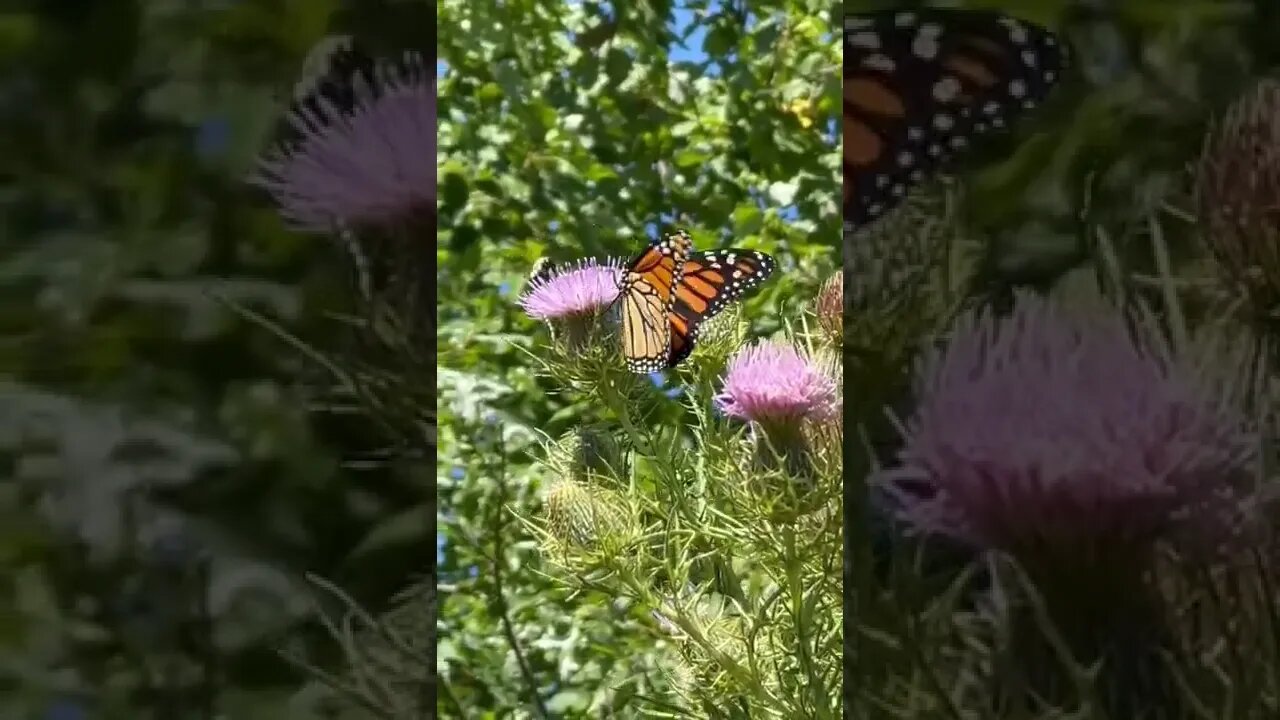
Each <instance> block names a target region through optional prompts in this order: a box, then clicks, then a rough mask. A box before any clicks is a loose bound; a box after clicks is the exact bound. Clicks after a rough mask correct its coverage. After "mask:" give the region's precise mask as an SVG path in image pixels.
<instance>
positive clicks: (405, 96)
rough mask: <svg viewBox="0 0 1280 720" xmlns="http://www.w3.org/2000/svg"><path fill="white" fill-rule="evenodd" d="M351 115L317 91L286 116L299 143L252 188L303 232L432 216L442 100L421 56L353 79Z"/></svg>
mask: <svg viewBox="0 0 1280 720" xmlns="http://www.w3.org/2000/svg"><path fill="white" fill-rule="evenodd" d="M343 91H344V92H348V91H349V98H348V99H349V100H350V104H349V106H345V103H344V104H341V105H340V104H338V103H335V102H334V99H333V96H332V95H330V94H326V93H321V92H314V93H311V94H309V95H307V96H306V97H305V98H303V100H302V101H300V102H298V103H297V104H296V106H295V109H294V110H293V112H291V113H290V115H289V122H290V125H291V126H292V127H293V128H294V129H295V130H296V131H297V132H298V133H299V134H300V135H301V139H299V140H297V141H296V142H290V143H286V144H281V145H278V146H277V147H275V148H273V149H272V150H271V151H269V152H268V153H267V155H266V156H265V157H264V158H262V159H261V160H260V161H259V169H258V172H257V173H256V175H255V176H254V177H253V178H252V179H251V182H252V183H254V184H256V185H259V186H260V187H262V188H264V189H265V190H267V191H268V192H269V193H270V194H271V195H272V197H273V198H274V199H275V201H276V203H277V204H278V205H279V206H280V213H281V215H282V216H283V217H284V218H285V220H286V221H287V222H288V223H289V224H291V225H292V226H294V227H296V228H297V229H299V230H303V231H309V232H329V231H331V230H332V229H333V226H334V225H335V224H345V225H355V226H358V225H369V224H373V225H385V224H388V223H392V222H396V221H398V220H402V219H404V218H407V217H412V216H414V215H415V214H417V213H418V212H422V211H425V212H431V213H433V212H434V211H435V202H436V91H435V78H434V76H432V75H429V74H428V73H427V69H426V67H425V65H424V64H423V60H422V58H421V56H420V55H418V54H417V53H406V54H405V56H404V58H403V60H402V61H400V62H396V63H392V62H386V61H380V62H375V63H374V64H373V67H372V72H371V73H369V74H367V75H364V74H356V76H355V77H353V78H351V79H350V87H344V88H343Z"/></svg>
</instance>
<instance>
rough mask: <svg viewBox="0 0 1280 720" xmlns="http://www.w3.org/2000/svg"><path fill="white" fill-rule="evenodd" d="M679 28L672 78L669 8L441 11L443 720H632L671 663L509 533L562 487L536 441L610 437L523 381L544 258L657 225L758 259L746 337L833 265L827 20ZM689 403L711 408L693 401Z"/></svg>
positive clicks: (647, 633) (678, 411) (774, 319)
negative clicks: (532, 276) (685, 47)
mask: <svg viewBox="0 0 1280 720" xmlns="http://www.w3.org/2000/svg"><path fill="white" fill-rule="evenodd" d="M690 7H691V8H692V20H691V23H690V25H689V26H688V27H687V28H680V30H681V33H683V34H684V36H685V37H688V36H689V35H692V34H695V33H697V34H698V35H700V36H701V37H703V40H702V46H701V47H693V48H692V50H693V51H695V52H699V51H700V52H705V53H706V55H707V57H706V59H705V60H700V61H697V62H694V61H690V60H678V59H674V58H673V57H672V55H671V52H670V48H671V46H672V44H673V43H678V42H680V41H682V40H683V39H684V38H681V37H676V34H675V23H674V15H673V8H672V7H671V6H668V5H664V4H658V5H632V6H623V7H618V8H617V14H616V15H615V14H614V10H612V9H609V8H608V6H606V5H603V4H596V3H585V4H572V3H565V4H559V3H534V2H517V3H503V4H501V5H494V4H485V3H479V4H477V3H464V2H452V1H451V2H444V3H441V4H440V6H439V11H440V16H439V22H440V55H439V57H440V59H441V61H442V62H443V63H445V64H447V67H448V69H447V71H446V72H445V74H444V76H443V77H442V79H441V80H440V85H439V92H440V118H441V119H440V151H439V152H440V171H439V179H440V206H439V236H438V237H439V246H438V254H437V260H438V262H439V267H440V275H439V287H438V293H439V295H438V297H439V308H440V311H439V344H438V346H437V347H438V352H439V365H440V370H439V375H438V383H439V385H438V386H439V391H440V396H439V422H440V445H439V453H438V458H439V459H438V462H439V470H438V472H437V482H438V487H439V493H438V497H439V501H440V512H439V515H438V522H439V528H440V532H441V534H442V536H443V537H444V540H445V542H446V545H445V549H444V559H443V562H442V564H441V566H440V574H441V582H442V586H441V619H440V623H441V625H440V627H441V645H440V649H441V652H440V659H439V663H440V664H439V667H440V672H441V682H442V686H447V687H448V693H450V694H451V695H452V700H454V701H456V705H450V704H447V700H445V699H442V705H441V710H442V712H443V713H444V714H445V715H446V716H462V715H461V712H462V711H461V709H460V708H468V709H469V712H476V711H472V710H470V709H471V708H490V709H492V711H494V712H498V713H503V712H514V713H516V716H517V717H526V716H536V714H537V712H538V710H537V709H536V708H537V707H538V703H536V702H534V701H533V700H532V699H531V697H530V693H529V686H530V685H531V686H532V687H533V688H536V690H537V692H538V694H539V697H540V698H541V702H542V703H543V706H544V707H545V708H546V711H547V712H548V713H550V714H551V715H553V716H557V717H594V716H598V715H600V714H601V713H608V712H621V713H624V714H630V713H634V712H635V710H634V709H633V707H634V704H635V701H634V697H635V695H636V694H638V693H639V694H652V691H654V690H655V689H656V688H658V687H660V686H661V687H665V686H666V684H667V682H668V681H667V680H666V679H664V678H665V675H666V674H667V673H665V672H664V669H663V668H664V664H665V663H666V662H667V661H668V660H669V658H670V654H669V653H670V648H666V647H655V644H654V639H653V635H652V632H653V631H652V622H653V621H652V618H651V617H649V616H648V610H647V609H644V608H637V607H635V606H634V604H633V603H631V602H623V601H622V599H620V598H615V597H610V596H608V595H603V594H600V593H599V592H593V593H584V594H578V595H575V596H571V595H570V594H569V593H568V592H567V591H566V589H565V588H564V587H563V585H562V584H561V583H560V582H557V581H553V580H552V579H550V578H548V577H546V576H545V574H544V573H545V570H546V564H545V561H544V559H543V557H542V556H541V555H540V553H539V552H538V550H537V548H536V546H535V544H534V543H533V538H532V536H531V535H529V534H528V533H527V532H526V531H523V530H521V526H519V525H515V524H511V520H510V519H501V518H502V515H503V514H504V513H506V514H508V517H509V514H510V512H511V511H516V512H518V513H520V514H521V515H523V516H526V517H532V516H534V515H535V514H536V508H537V507H538V506H539V492H540V490H539V489H540V488H542V489H543V490H545V489H546V485H547V484H548V483H549V482H551V481H553V480H556V479H557V478H556V477H555V475H554V474H548V472H547V471H545V470H543V469H541V468H540V466H538V465H536V464H535V462H534V461H535V460H536V459H537V458H538V457H539V456H540V455H541V448H540V444H539V441H540V439H543V438H556V437H560V436H562V435H564V434H565V433H567V432H569V431H571V430H573V429H575V428H578V427H580V426H581V425H583V424H584V423H592V424H595V423H597V422H603V421H604V419H605V418H608V417H611V416H610V414H609V413H610V410H609V409H607V408H605V407H603V406H602V405H601V401H600V399H599V398H598V397H594V396H592V395H588V394H583V393H577V392H566V389H565V388H562V387H558V386H557V385H556V384H555V383H552V382H551V381H550V380H549V379H547V378H545V377H543V376H542V375H541V373H540V365H539V363H538V362H535V361H533V358H534V356H535V355H538V354H542V353H543V351H542V350H540V349H539V346H541V345H542V344H544V342H545V340H543V339H542V338H545V335H543V334H542V333H544V332H545V331H544V330H540V329H539V328H538V327H537V326H536V325H535V324H534V323H533V322H532V321H530V320H529V319H527V318H525V317H524V316H523V315H522V313H521V312H520V310H519V308H518V306H517V305H516V304H515V300H516V298H517V296H518V293H519V292H520V290H521V289H522V288H523V285H524V281H525V278H526V277H527V276H528V274H529V272H530V271H531V269H532V266H533V264H534V262H535V260H537V259H538V258H541V257H549V258H551V259H552V260H554V261H556V262H564V261H569V260H575V259H577V258H580V257H586V256H597V257H599V256H603V255H613V256H626V257H629V256H631V255H633V254H635V253H637V252H638V251H639V250H640V249H641V248H642V247H643V244H644V243H645V242H646V228H647V227H649V226H652V225H658V226H661V227H662V228H663V229H668V228H669V227H670V226H672V225H683V226H686V227H688V228H689V229H690V230H691V232H692V235H693V237H694V242H695V245H696V246H697V247H698V248H700V249H710V248H715V247H724V246H730V245H732V246H741V247H749V248H756V249H760V250H764V251H765V252H769V253H770V254H773V255H774V256H775V257H777V258H778V260H779V263H780V269H779V271H778V272H777V273H775V275H774V277H773V278H772V279H771V280H770V281H769V282H767V283H766V284H765V286H764V287H763V288H762V290H761V291H760V292H759V293H757V294H756V295H755V296H754V297H752V298H750V299H748V300H747V302H746V303H745V308H744V310H745V312H744V317H745V319H746V322H747V323H748V324H749V326H750V328H751V332H752V333H753V334H758V335H768V334H771V333H773V332H776V331H777V330H778V329H779V328H780V327H781V325H782V319H783V318H784V317H788V318H795V317H797V315H798V313H797V311H798V310H799V308H801V307H802V306H803V305H804V303H807V302H809V301H811V299H812V296H813V294H814V291H815V290H816V288H817V287H818V285H819V284H820V282H821V281H822V280H824V279H826V277H827V276H828V275H830V274H831V272H832V271H833V269H834V268H835V266H836V265H838V262H839V261H838V256H837V251H836V248H837V237H838V227H839V225H840V222H839V210H838V207H837V202H836V195H837V190H838V187H839V172H840V171H839V169H838V167H837V158H836V152H835V145H836V140H835V137H834V135H833V132H832V130H831V128H833V127H834V119H835V113H836V109H837V106H838V104H839V101H838V98H839V95H840V91H839V87H838V85H839V81H838V74H837V72H836V69H837V68H838V67H839V65H840V52H839V46H838V44H837V41H836V38H835V33H834V30H835V28H834V27H832V26H831V24H830V22H829V19H828V10H829V8H828V7H827V6H825V5H822V4H814V3H805V2H792V3H786V4H782V5H778V4H767V3H752V2H748V3H746V4H745V5H742V6H741V7H740V8H737V7H735V8H728V7H718V6H708V5H705V4H701V3H695V4H694V5H692V6H690ZM702 31H705V34H702ZM710 351H711V350H710V348H708V349H707V352H710ZM702 352H703V351H702V350H700V351H699V352H697V353H695V354H694V357H693V358H691V359H690V361H689V362H690V365H691V366H693V365H694V364H695V363H696V362H697V360H698V357H699V355H700V354H701V353H702ZM611 361H612V362H615V363H620V359H618V358H616V356H614V357H612V358H611ZM614 367H615V368H617V367H620V365H615V366H614ZM629 382H634V383H636V385H635V389H636V390H637V391H645V392H648V393H655V392H656V391H654V390H653V389H652V388H651V387H649V383H648V381H647V380H644V378H639V379H638V380H629ZM685 382H688V387H690V388H699V390H698V391H697V392H698V393H700V395H699V402H703V401H705V400H706V398H705V397H702V396H701V393H704V392H705V391H706V389H707V388H710V385H709V384H708V383H705V382H701V381H700V382H689V381H688V380H682V384H683V383H685ZM655 407H656V408H657V409H656V410H655V411H654V412H653V414H652V415H649V416H647V417H646V419H645V421H644V422H645V424H646V425H649V426H652V427H679V426H681V425H684V424H686V423H687V422H688V416H687V415H686V411H685V410H683V409H682V408H681V406H680V405H679V404H677V403H673V402H664V403H661V404H657V405H656V406H655ZM491 414H492V416H493V417H492V419H493V420H495V421H496V425H494V426H493V427H489V428H488V429H482V428H484V427H485V426H484V418H485V417H486V416H489V415H491ZM615 423H616V420H611V421H610V422H609V423H608V425H609V427H610V430H609V432H610V433H617V432H618V429H617V427H616V425H615ZM477 433H480V434H481V435H483V436H484V437H485V438H488V439H480V438H477ZM499 434H500V435H501V437H498V435H499ZM495 454H500V457H495ZM637 462H638V461H637ZM455 475H456V477H455ZM499 535H502V536H503V537H502V538H499ZM499 551H501V552H499ZM496 573H501V580H502V582H501V584H499V583H498V582H497V577H496V575H495V574H496ZM499 593H501V595H499ZM508 626H509V629H503V628H504V627H508ZM512 638H514V639H515V640H517V641H518V647H519V649H518V650H516V649H514V648H513V647H512V643H511V642H510V640H511V639H512ZM522 668H525V669H527V670H528V673H527V676H525V673H523V671H522ZM519 677H525V680H526V682H525V683H524V684H523V685H522V684H521V683H516V682H513V681H512V679H513V678H519ZM443 696H444V691H443V690H442V698H443Z"/></svg>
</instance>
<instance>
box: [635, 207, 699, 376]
mask: <svg viewBox="0 0 1280 720" xmlns="http://www.w3.org/2000/svg"><path fill="white" fill-rule="evenodd" d="M692 249H693V240H692V239H691V238H690V237H689V234H688V233H686V232H684V231H683V230H681V231H677V232H675V233H672V234H670V235H665V236H663V237H662V238H660V239H659V240H657V241H655V242H653V243H650V245H649V246H648V247H647V248H645V250H644V252H642V253H640V255H639V256H637V257H636V259H635V260H632V261H631V264H630V265H629V266H628V267H627V269H626V272H624V273H623V276H622V287H621V290H620V293H619V297H620V299H621V300H622V355H623V357H624V358H626V362H627V368H628V369H630V370H631V371H633V372H639V373H650V372H657V371H658V370H661V369H662V368H663V367H665V366H666V364H667V358H668V355H669V352H670V348H671V322H670V320H669V319H668V314H669V313H670V312H671V310H672V306H673V305H674V304H675V300H676V287H677V286H678V285H679V284H680V281H681V279H682V278H683V276H684V266H685V261H687V260H688V259H689V253H690V252H691V251H692Z"/></svg>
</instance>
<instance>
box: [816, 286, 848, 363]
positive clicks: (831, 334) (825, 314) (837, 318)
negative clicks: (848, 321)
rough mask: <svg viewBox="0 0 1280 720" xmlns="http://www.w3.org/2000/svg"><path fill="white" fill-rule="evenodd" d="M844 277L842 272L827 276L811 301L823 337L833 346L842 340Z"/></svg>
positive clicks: (838, 344)
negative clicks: (815, 297)
mask: <svg viewBox="0 0 1280 720" xmlns="http://www.w3.org/2000/svg"><path fill="white" fill-rule="evenodd" d="M844 279H845V276H844V273H842V272H838V273H835V274H834V275H832V276H831V277H830V278H828V279H827V281H826V282H825V283H824V284H823V285H822V289H821V290H819V291H818V297H817V299H816V300H814V303H813V305H814V313H815V314H816V315H817V316H818V327H820V328H821V329H822V336H823V339H825V340H826V341H827V342H829V343H830V344H831V345H833V346H835V347H839V346H840V344H841V343H842V342H843V340H844Z"/></svg>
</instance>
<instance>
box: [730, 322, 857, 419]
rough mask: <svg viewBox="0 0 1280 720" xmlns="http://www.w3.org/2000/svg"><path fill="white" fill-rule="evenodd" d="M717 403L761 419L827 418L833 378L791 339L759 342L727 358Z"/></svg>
mask: <svg viewBox="0 0 1280 720" xmlns="http://www.w3.org/2000/svg"><path fill="white" fill-rule="evenodd" d="M715 400H716V405H717V406H718V407H719V408H720V409H721V410H723V411H724V414H725V415H728V416H729V417H736V418H741V419H744V420H751V421H754V422H758V423H763V424H776V423H795V422H798V421H800V420H803V419H806V418H808V419H815V420H817V419H823V418H826V417H828V416H829V415H830V414H831V413H832V412H833V411H834V408H835V402H836V384H835V381H834V380H832V379H831V378H830V377H828V376H827V374H826V373H824V372H822V369H821V368H819V367H818V366H817V365H816V364H815V363H814V362H813V361H812V360H810V359H809V358H807V357H805V356H804V355H802V354H800V352H799V351H798V350H797V349H796V348H795V346H793V345H791V344H790V343H778V342H761V343H758V344H756V345H753V346H751V347H748V348H746V349H744V350H742V351H741V352H739V353H738V354H737V355H735V356H734V357H733V359H732V360H730V361H729V368H728V370H727V371H726V372H725V378H724V387H723V389H722V390H721V391H720V394H719V395H717V396H716V398H715Z"/></svg>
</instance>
